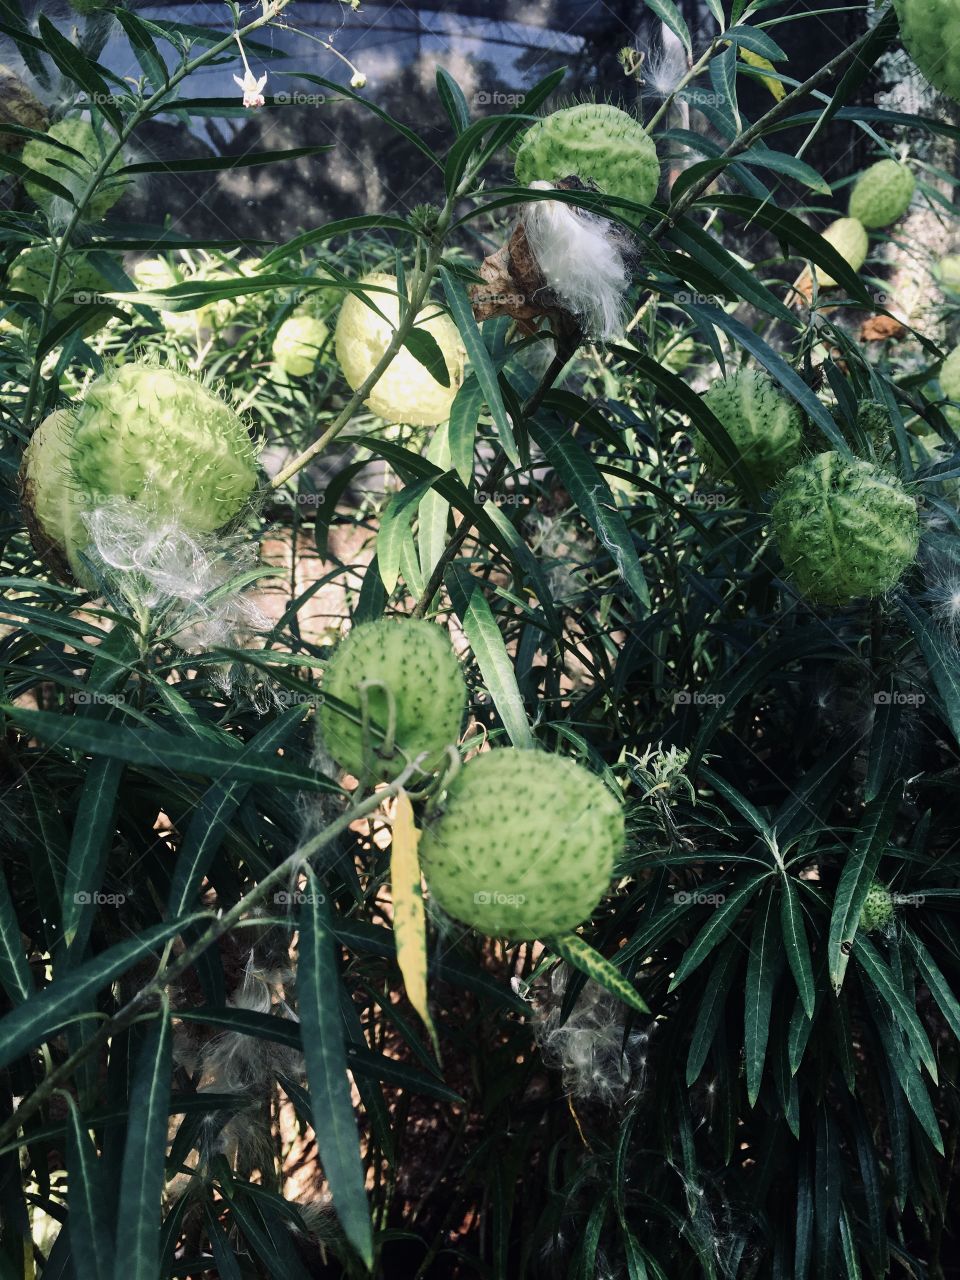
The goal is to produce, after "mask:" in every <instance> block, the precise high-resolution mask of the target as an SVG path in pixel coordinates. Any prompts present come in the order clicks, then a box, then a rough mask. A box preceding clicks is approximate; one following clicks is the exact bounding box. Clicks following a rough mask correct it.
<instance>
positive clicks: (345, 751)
mask: <svg viewBox="0 0 960 1280" xmlns="http://www.w3.org/2000/svg"><path fill="white" fill-rule="evenodd" d="M365 685H373V686H385V687H386V688H388V689H389V690H390V692H391V694H392V696H393V704H394V710H395V715H396V725H395V732H394V744H395V746H394V749H393V751H391V752H389V753H385V744H383V743H382V742H380V741H379V740H378V739H377V738H376V737H375V736H374V735H373V734H371V735H370V749H371V759H370V761H369V762H368V763H369V764H370V766H371V768H372V771H373V775H374V777H375V778H376V779H377V780H380V781H384V782H389V781H391V780H392V779H393V778H395V777H396V776H397V775H398V774H399V773H400V772H401V771H402V770H403V769H404V768H405V766H406V763H407V759H410V760H413V759H415V758H416V757H417V756H419V755H421V754H422V753H423V752H426V753H427V759H426V760H425V761H424V762H423V763H422V764H421V766H420V767H421V769H422V770H423V772H425V773H430V772H432V771H433V770H435V769H437V768H439V767H440V765H441V764H442V763H443V760H444V757H445V754H446V749H447V747H449V746H455V745H456V743H457V741H458V740H459V738H460V725H461V722H462V720H463V714H464V711H465V710H466V705H467V686H466V684H465V683H464V679H463V674H462V672H461V670H460V663H459V662H458V661H457V655H456V653H455V652H454V649H453V645H452V644H451V642H450V636H449V633H448V632H447V631H446V630H445V629H444V628H442V627H438V626H437V625H436V624H435V623H432V622H420V621H414V620H411V619H405V620H403V621H399V622H393V621H389V620H383V621H380V622H365V623H361V624H360V625H359V626H356V627H354V628H353V630H352V631H351V632H350V633H349V635H347V637H346V639H344V640H343V641H341V643H340V644H339V645H338V646H337V648H336V650H335V651H334V654H333V657H332V658H331V659H330V661H329V663H328V664H327V669H326V671H325V672H324V676H323V695H324V702H323V704H322V705H321V707H320V712H319V717H318V719H319V725H320V734H321V739H322V741H323V745H324V746H325V748H326V750H327V751H329V753H330V755H332V756H333V758H334V760H336V762H337V763H338V764H339V765H340V766H341V768H343V769H346V770H348V771H349V772H350V773H352V774H354V775H356V776H357V777H359V776H360V775H361V774H362V773H363V771H364V764H365V761H364V735H363V728H362V724H361V722H360V716H361V711H362V698H361V689H362V687H363V686H365ZM331 697H332V698H337V699H338V700H339V701H340V702H341V703H345V704H346V705H347V706H348V707H350V708H351V709H352V711H353V712H354V713H355V714H356V716H357V719H356V721H354V720H353V719H351V718H349V717H348V716H346V715H345V714H343V712H341V711H339V710H337V709H336V708H335V707H334V706H333V704H332V702H330V701H329V698H331ZM367 710H368V715H369V718H370V720H371V721H372V722H373V723H374V724H376V725H379V726H380V728H381V729H383V730H384V731H387V730H388V728H389V725H388V719H389V700H388V698H387V695H386V693H385V692H384V689H383V688H381V687H372V688H369V689H368V690H367Z"/></svg>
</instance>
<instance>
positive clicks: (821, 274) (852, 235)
mask: <svg viewBox="0 0 960 1280" xmlns="http://www.w3.org/2000/svg"><path fill="white" fill-rule="evenodd" d="M821 234H822V235H823V238H824V240H826V242H827V244H831V245H833V247H834V249H836V251H837V253H839V255H840V257H841V258H843V260H844V262H846V263H847V264H848V266H849V267H850V269H851V270H852V271H859V270H860V268H861V267H862V266H863V264H864V263H865V262H866V260H867V253H868V252H869V250H870V241H869V240H868V238H867V232H866V229H865V227H864V225H863V223H862V222H860V221H859V219H857V218H838V219H837V220H836V222H831V223H830V225H829V227H827V229H826V231H824V232H822V233H821ZM817 279H818V280H819V281H820V288H821V289H835V288H836V285H837V282H836V280H834V278H833V276H831V275H829V274H828V273H827V271H825V270H824V268H823V267H817Z"/></svg>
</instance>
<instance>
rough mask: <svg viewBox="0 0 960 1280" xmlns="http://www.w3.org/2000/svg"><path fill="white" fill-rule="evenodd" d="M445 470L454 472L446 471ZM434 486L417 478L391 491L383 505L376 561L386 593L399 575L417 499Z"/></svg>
mask: <svg viewBox="0 0 960 1280" xmlns="http://www.w3.org/2000/svg"><path fill="white" fill-rule="evenodd" d="M447 474H451V475H452V474H453V473H452V472H449V473H447ZM433 486H434V481H433V479H432V478H431V479H429V480H419V481H418V482H417V483H416V484H411V485H407V487H406V488H405V489H401V490H400V491H399V493H394V494H392V495H391V497H390V501H389V502H388V503H387V505H386V507H385V508H384V511H383V515H382V517H381V520H380V528H379V529H378V530H377V565H378V567H379V569H380V578H381V580H382V582H383V585H384V588H385V590H386V592H387V594H388V595H389V594H390V593H391V592H392V591H393V589H394V587H395V586H396V585H397V579H398V578H399V576H400V563H401V559H402V557H403V546H404V542H405V540H406V538H407V535H408V534H409V532H410V525H411V523H412V522H413V518H414V516H415V515H416V514H417V508H418V506H419V504H420V499H421V498H422V497H423V496H424V495H425V494H426V493H428V492H429V491H430V490H431V489H432V488H433Z"/></svg>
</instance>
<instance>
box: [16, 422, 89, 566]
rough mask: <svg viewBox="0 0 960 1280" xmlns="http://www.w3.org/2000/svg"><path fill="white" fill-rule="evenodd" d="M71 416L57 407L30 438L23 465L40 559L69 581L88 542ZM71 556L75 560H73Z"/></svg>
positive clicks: (25, 501) (23, 487) (28, 515)
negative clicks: (74, 460)
mask: <svg viewBox="0 0 960 1280" xmlns="http://www.w3.org/2000/svg"><path fill="white" fill-rule="evenodd" d="M72 432H73V415H72V414H71V412H70V411H69V410H68V409H58V410H57V411H56V412H55V413H51V414H50V416H49V417H47V418H44V420H43V421H42V422H41V423H40V425H39V427H37V429H36V431H35V432H34V433H33V435H32V436H31V437H30V443H29V444H28V445H27V447H26V450H25V451H24V455H23V462H22V464H21V467H20V496H21V508H22V510H23V515H24V519H25V522H26V525H27V528H28V530H29V532H30V540H31V542H32V543H33V545H34V547H35V548H36V551H37V554H38V555H39V556H40V558H41V560H43V561H44V563H45V564H46V565H48V566H49V567H50V568H51V569H52V570H53V571H54V573H56V575H57V577H59V578H63V579H64V580H65V581H69V579H70V578H71V577H72V576H74V573H75V572H76V570H77V569H78V568H79V565H78V564H77V562H76V552H77V550H79V549H80V548H82V547H83V546H84V544H85V543H86V540H87V539H86V531H85V529H84V526H83V519H82V513H83V503H82V501H81V493H80V491H79V490H78V488H77V486H76V484H75V482H74V480H73V477H72V474H71V470H70V461H69V459H70V444H71V438H72ZM71 560H73V563H71Z"/></svg>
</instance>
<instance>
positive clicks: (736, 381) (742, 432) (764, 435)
mask: <svg viewBox="0 0 960 1280" xmlns="http://www.w3.org/2000/svg"><path fill="white" fill-rule="evenodd" d="M703 399H704V403H705V404H706V405H707V406H708V408H710V409H712V410H713V412H714V414H715V415H716V416H717V417H718V418H719V419H720V421H721V422H722V423H723V425H724V427H725V428H726V430H727V434H728V435H729V436H730V438H731V440H732V441H733V443H734V444H735V445H736V446H737V448H738V450H739V452H740V457H741V458H742V459H743V462H744V464H745V465H746V467H747V468H748V469H749V470H750V472H751V473H752V475H753V476H754V478H755V479H756V482H757V484H758V485H759V486H760V488H762V489H766V488H769V487H770V485H772V484H773V483H774V482H775V481H776V479H777V477H778V476H780V475H782V474H783V472H784V471H786V470H787V468H788V467H792V466H793V464H794V463H795V462H796V461H797V460H798V458H799V457H800V450H801V448H802V445H803V436H802V422H803V420H802V418H801V415H800V411H799V409H798V408H797V406H796V405H795V404H793V403H792V401H790V400H788V399H787V397H786V396H785V395H784V394H783V393H782V392H781V391H779V390H778V389H777V387H776V386H775V384H774V383H773V381H772V379H770V378H768V377H767V375H766V374H765V373H761V372H760V371H759V370H756V369H739V370H738V371H737V372H736V373H734V374H731V376H730V377H729V378H723V379H721V380H720V381H719V382H717V383H715V384H714V385H713V386H712V387H711V388H710V390H709V391H707V392H706V393H705V394H704V397H703ZM697 450H698V451H699V453H700V456H701V458H702V459H703V464H704V466H705V467H706V468H707V469H708V470H709V471H711V472H712V473H713V475H714V476H716V477H717V478H718V479H723V478H724V477H726V476H727V475H729V471H730V468H729V467H728V466H727V464H726V463H725V462H724V461H723V459H722V458H721V457H720V455H719V454H718V453H716V452H715V451H714V449H713V448H712V447H711V445H710V443H709V441H708V440H707V439H706V437H705V436H704V435H703V434H702V433H700V432H698V433H697Z"/></svg>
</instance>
